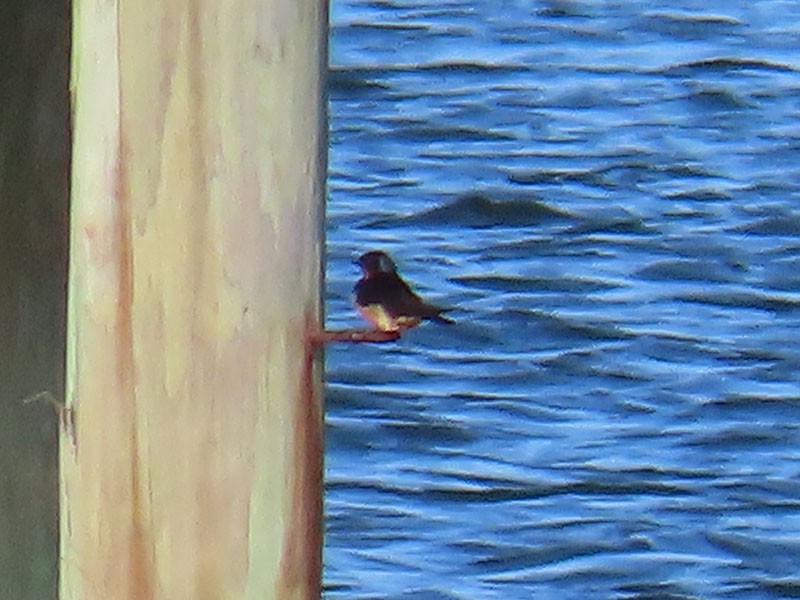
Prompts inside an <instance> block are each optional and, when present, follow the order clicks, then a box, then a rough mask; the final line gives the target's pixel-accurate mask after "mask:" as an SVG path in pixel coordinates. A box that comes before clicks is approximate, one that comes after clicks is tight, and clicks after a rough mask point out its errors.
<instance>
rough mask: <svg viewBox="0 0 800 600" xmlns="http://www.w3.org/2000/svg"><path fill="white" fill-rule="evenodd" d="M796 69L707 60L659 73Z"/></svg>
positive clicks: (761, 62) (740, 60) (763, 63)
mask: <svg viewBox="0 0 800 600" xmlns="http://www.w3.org/2000/svg"><path fill="white" fill-rule="evenodd" d="M796 70H797V69H795V68H794V67H792V66H790V65H786V64H781V63H774V62H770V61H766V60H752V59H746V58H727V57H720V58H709V59H706V60H695V61H691V62H686V63H680V64H677V65H672V66H669V67H667V68H665V69H662V70H661V71H662V72H663V73H664V74H665V75H676V76H679V77H684V76H687V75H697V71H715V72H720V73H727V72H729V71H777V72H780V73H794V72H795V71H796Z"/></svg>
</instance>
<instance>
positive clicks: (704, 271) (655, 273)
mask: <svg viewBox="0 0 800 600" xmlns="http://www.w3.org/2000/svg"><path fill="white" fill-rule="evenodd" d="M723 269H724V267H722V266H721V265H719V264H716V263H709V262H707V261H701V260H666V261H661V262H656V263H653V264H650V265H647V266H646V267H644V268H643V269H640V270H639V271H638V272H637V273H636V275H637V276H638V277H639V278H640V279H646V280H650V281H708V282H715V283H728V282H731V281H733V280H734V278H733V277H731V275H730V274H728V273H724V272H722V271H723Z"/></svg>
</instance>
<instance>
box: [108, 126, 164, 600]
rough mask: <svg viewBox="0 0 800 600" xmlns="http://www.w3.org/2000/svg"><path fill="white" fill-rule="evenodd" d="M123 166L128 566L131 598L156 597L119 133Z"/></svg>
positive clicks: (121, 369)
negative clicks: (143, 479) (139, 418)
mask: <svg viewBox="0 0 800 600" xmlns="http://www.w3.org/2000/svg"><path fill="white" fill-rule="evenodd" d="M118 156H119V158H120V163H121V164H120V165H119V166H118V171H117V181H116V185H117V189H116V190H115V191H116V193H115V195H114V197H115V198H116V200H117V212H116V215H115V221H114V228H115V229H116V231H115V238H116V240H117V253H118V256H117V265H119V267H118V268H119V271H118V273H117V278H118V279H117V280H118V285H119V289H118V297H117V313H116V318H117V322H116V333H117V336H116V341H117V378H118V384H117V390H118V391H119V393H120V396H121V397H120V398H119V399H118V402H122V403H124V406H122V407H121V409H122V410H121V411H120V412H118V413H117V414H118V416H119V417H122V416H123V415H125V416H127V417H128V425H129V431H128V435H130V444H131V454H130V474H129V476H130V478H129V482H130V483H129V485H130V486H131V489H130V492H131V509H132V511H131V520H132V522H131V523H130V530H129V532H130V536H131V539H130V546H129V548H130V550H129V557H128V561H129V565H130V569H131V573H130V579H129V597H130V598H142V599H146V598H153V597H155V590H156V584H155V582H154V581H153V574H154V569H153V568H152V567H153V557H152V541H151V540H148V539H146V537H147V536H146V535H145V532H146V527H145V524H144V523H143V514H144V512H145V511H144V507H143V506H142V494H141V489H140V486H141V475H142V473H141V470H142V468H143V465H142V464H141V462H140V460H139V458H140V457H139V449H138V443H137V438H138V431H137V420H136V397H135V389H136V382H135V376H136V374H135V365H134V353H133V343H134V341H133V340H134V332H133V295H134V289H133V268H134V262H133V240H132V236H131V226H132V221H131V198H130V196H129V194H128V191H129V190H128V185H127V183H128V182H127V173H126V170H125V165H126V164H127V163H126V161H125V160H124V157H125V156H126V147H125V140H124V137H123V133H122V132H121V133H120V142H119V155H118Z"/></svg>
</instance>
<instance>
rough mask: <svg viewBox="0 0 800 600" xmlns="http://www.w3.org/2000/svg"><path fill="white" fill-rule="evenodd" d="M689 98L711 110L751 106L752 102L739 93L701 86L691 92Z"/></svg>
mask: <svg viewBox="0 0 800 600" xmlns="http://www.w3.org/2000/svg"><path fill="white" fill-rule="evenodd" d="M689 100H690V101H691V102H693V103H695V104H697V105H699V106H700V107H702V108H704V109H711V110H738V109H742V108H750V107H752V106H753V104H752V103H751V102H748V101H747V100H745V99H743V98H741V97H740V96H739V95H738V94H735V93H734V92H732V91H730V90H726V89H721V88H701V89H698V90H695V91H693V92H692V93H691V94H689Z"/></svg>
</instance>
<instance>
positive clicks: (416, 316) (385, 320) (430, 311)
mask: <svg viewBox="0 0 800 600" xmlns="http://www.w3.org/2000/svg"><path fill="white" fill-rule="evenodd" d="M355 263H356V264H357V265H358V266H359V267H361V269H362V271H363V272H364V273H363V275H362V277H361V279H359V280H358V283H356V285H355V287H354V288H353V291H354V292H355V294H356V305H357V306H358V310H359V311H360V312H361V314H362V315H363V316H364V318H365V319H367V321H369V322H370V323H372V324H373V325H374V326H375V329H377V330H379V331H404V330H406V329H409V328H411V327H414V326H416V325H419V323H420V321H422V319H429V320H431V321H436V322H437V323H447V324H450V323H453V321H451V320H450V319H447V318H445V317H443V316H442V312H444V311H445V310H446V309H444V308H439V307H438V306H434V305H433V304H428V303H427V302H424V301H423V300H422V299H421V298H420V297H419V296H417V295H416V294H415V293H414V292H413V291H412V290H411V288H410V287H409V286H408V284H407V283H406V282H405V281H403V279H402V278H401V277H400V275H398V274H397V266H396V265H395V264H394V261H393V260H392V259H391V258H389V256H388V255H387V254H386V253H385V252H381V251H379V250H373V251H372V252H367V253H366V254H362V255H361V256H360V257H359V258H358V260H356V261H355Z"/></svg>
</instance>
